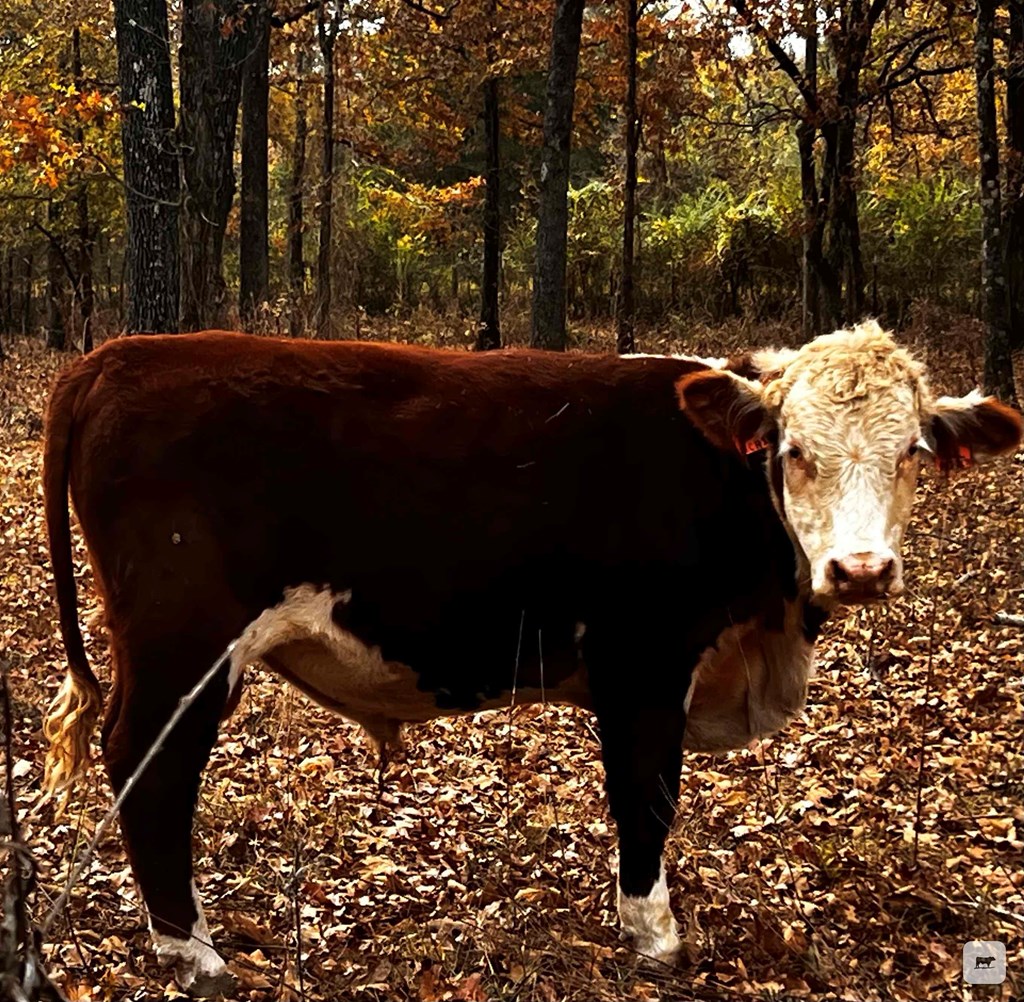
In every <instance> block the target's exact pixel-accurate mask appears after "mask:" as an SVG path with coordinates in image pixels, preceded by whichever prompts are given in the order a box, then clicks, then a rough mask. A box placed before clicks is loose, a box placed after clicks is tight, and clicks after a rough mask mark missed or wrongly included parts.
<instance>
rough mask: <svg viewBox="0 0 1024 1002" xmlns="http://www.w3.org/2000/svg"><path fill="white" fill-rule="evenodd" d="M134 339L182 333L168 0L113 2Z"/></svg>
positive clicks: (129, 319) (130, 318)
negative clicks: (158, 334) (156, 332)
mask: <svg viewBox="0 0 1024 1002" xmlns="http://www.w3.org/2000/svg"><path fill="white" fill-rule="evenodd" d="M114 25H115V29H116V32H117V75H118V83H119V86H120V91H121V145H122V148H123V152H124V181H125V189H126V193H125V201H126V205H127V216H128V250H127V261H128V309H127V316H126V318H125V326H126V328H127V330H128V331H129V332H130V333H147V332H148V333H152V332H154V331H165V332H173V331H176V330H178V285H179V275H178V207H179V202H180V182H179V179H178V155H177V145H176V143H175V141H174V93H173V91H172V89H171V50H170V42H169V41H168V37H167V5H166V3H165V0H114Z"/></svg>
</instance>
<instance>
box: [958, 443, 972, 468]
mask: <svg viewBox="0 0 1024 1002" xmlns="http://www.w3.org/2000/svg"><path fill="white" fill-rule="evenodd" d="M959 451H960V465H961V466H970V465H971V464H972V463H973V462H974V453H972V452H971V450H970V448H969V447H968V446H966V445H961V446H960V450H959Z"/></svg>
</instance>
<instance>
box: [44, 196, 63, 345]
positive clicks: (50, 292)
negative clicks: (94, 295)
mask: <svg viewBox="0 0 1024 1002" xmlns="http://www.w3.org/2000/svg"><path fill="white" fill-rule="evenodd" d="M59 217H60V206H58V205H57V204H56V202H54V201H53V199H50V202H49V203H48V205H47V206H46V222H47V225H48V227H49V231H50V232H49V234H48V240H49V242H48V243H47V245H46V347H47V348H52V349H53V350H54V351H63V350H64V348H65V347H66V345H67V332H66V331H65V329H64V314H63V312H62V311H61V308H60V298H61V287H62V285H63V284H64V283H63V281H62V279H63V277H64V267H63V264H62V262H61V259H60V250H61V248H60V244H59V243H58V242H57V235H56V233H55V232H54V230H55V227H54V223H55V222H56V221H57V220H58V218H59Z"/></svg>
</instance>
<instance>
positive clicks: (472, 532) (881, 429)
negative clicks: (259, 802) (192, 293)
mask: <svg viewBox="0 0 1024 1002" xmlns="http://www.w3.org/2000/svg"><path fill="white" fill-rule="evenodd" d="M1020 438H1021V423H1020V418H1019V416H1018V415H1017V414H1016V413H1015V412H1014V411H1011V410H1010V409H1008V408H1006V407H1004V406H1002V405H1000V404H999V403H997V402H996V401H994V400H991V399H984V398H982V397H981V396H978V395H976V394H972V395H969V396H967V397H962V398H957V399H952V398H948V397H940V398H938V399H936V398H935V397H934V396H933V395H932V393H931V392H930V390H929V388H928V384H927V382H926V380H925V376H924V372H923V368H922V366H921V364H920V363H919V362H917V361H915V359H914V358H913V357H912V356H911V355H910V354H909V353H908V352H907V351H906V350H904V349H902V348H900V347H898V346H897V345H896V344H895V343H894V342H893V340H892V339H891V338H890V337H889V335H888V334H886V333H884V332H883V331H882V330H880V329H879V327H878V326H877V325H876V324H874V323H868V324H864V325H861V326H860V327H858V328H855V329H853V330H850V331H841V332H838V333H836V334H833V335H829V336H826V337H821V338H818V339H817V340H816V341H814V342H812V343H810V344H808V345H807V346H805V347H804V348H802V349H800V350H799V351H795V352H784V353H762V354H756V355H752V356H747V357H745V358H743V359H738V360H735V361H734V362H732V363H728V362H714V363H712V362H704V361H701V360H699V359H692V358H689V359H687V358H670V357H664V358H663V357H646V358H644V357H636V358H616V357H614V356H594V355H563V354H547V353H535V352H525V351H510V352H496V353H493V354H480V355H477V354H469V353H461V352H441V351H431V350H426V349H420V348H412V347H402V346H394V345H381V344H365V343H316V342H299V341H286V340H270V339H259V338H248V337H244V336H241V335H236V334H226V333H207V334H197V335H193V336H187V337H143V338H127V339H123V340H118V341H114V342H112V343H110V344H107V345H105V346H104V347H102V348H100V349H99V350H98V351H96V352H95V353H93V354H91V355H89V356H87V357H86V358H83V359H82V360H80V361H78V362H76V363H75V364H74V365H72V366H70V367H69V368H68V369H67V370H66V371H65V372H64V373H63V374H62V375H61V376H60V378H59V379H58V381H57V384H56V387H55V388H54V391H53V396H52V399H51V402H50V409H49V417H48V424H47V435H46V456H45V489H46V518H47V525H48V529H49V535H50V551H51V555H52V560H53V569H54V575H55V578H56V588H57V598H58V601H59V605H60V620H61V629H62V632H63V637H64V644H65V646H66V648H67V654H68V661H69V664H70V671H69V673H68V676H67V679H66V682H65V684H64V688H63V690H62V692H61V695H60V697H59V698H58V700H57V702H56V703H55V705H54V707H53V708H52V709H51V711H50V714H49V716H48V718H47V721H46V732H47V735H48V737H49V739H50V741H51V750H50V757H49V763H48V764H49V781H50V782H51V784H53V785H55V786H59V785H61V784H62V783H66V782H68V781H69V780H70V779H71V778H73V776H74V775H75V773H76V772H77V771H78V770H79V769H80V767H81V766H82V764H83V763H84V761H85V760H86V757H87V750H88V743H89V734H90V730H91V728H92V725H93V723H94V721H95V719H96V717H97V714H98V711H99V709H100V707H101V695H100V690H99V687H98V685H97V681H96V678H95V676H94V675H93V673H92V671H91V670H90V668H89V666H88V664H87V662H86V658H85V652H84V649H83V644H82V636H81V633H80V631H79V625H78V620H77V608H76V596H75V580H74V575H73V568H72V555H71V538H70V528H69V513H68V499H67V494H68V488H69V486H70V491H71V496H72V499H73V501H74V504H75V508H76V510H77V512H78V518H79V521H80V523H81V527H82V531H83V533H84V535H85V539H86V541H87V543H88V548H89V552H90V555H91V560H92V565H93V568H94V570H95V575H96V581H97V584H98V586H99V588H100V591H101V592H102V595H103V599H104V602H105V608H106V619H107V625H108V628H109V636H110V644H111V648H112V654H113V663H114V684H113V693H112V697H111V699H110V702H109V705H108V707H107V711H106V719H105V722H104V725H103V733H102V747H103V756H104V759H105V762H106V766H107V770H108V772H109V775H110V779H111V782H112V783H113V786H114V788H115V789H120V788H121V787H122V785H123V784H124V783H125V781H126V779H127V778H128V777H129V776H130V775H131V773H132V771H133V770H134V769H135V767H136V765H137V764H138V763H139V761H140V758H141V756H142V755H143V754H144V753H145V752H146V750H147V749H148V748H149V746H150V743H151V742H152V741H153V738H154V736H155V735H156V734H157V733H158V732H159V730H160V729H161V727H162V726H163V724H164V723H165V721H166V720H167V719H168V717H169V716H170V714H171V712H172V711H173V709H174V708H175V706H176V704H177V702H178V700H179V698H180V697H181V696H182V694H183V693H185V692H186V691H188V690H189V689H190V687H192V686H193V685H194V684H195V682H196V681H197V679H199V678H200V677H201V675H202V674H203V673H204V672H205V671H206V670H207V669H208V668H209V666H210V665H211V664H212V663H214V662H215V661H216V659H217V658H218V656H219V655H220V654H221V652H222V651H224V649H225V648H226V646H227V645H228V643H229V642H230V641H231V640H232V639H233V638H235V637H237V636H239V635H240V634H243V633H244V636H243V637H242V640H241V641H240V642H239V644H238V645H237V646H236V648H235V650H234V653H233V656H232V659H231V664H230V666H229V670H225V671H224V673H223V675H222V676H220V677H218V679H217V680H216V682H215V684H212V685H211V686H209V687H208V688H207V690H206V691H205V692H204V694H203V695H202V696H201V698H200V699H199V700H198V701H197V703H196V704H195V705H194V706H193V707H192V708H191V709H190V710H189V711H188V713H187V714H186V715H185V716H184V717H183V719H182V721H181V722H180V724H179V726H178V727H177V728H176V729H175V730H174V731H173V732H172V733H171V735H170V737H169V738H168V739H167V741H166V743H165V745H164V747H163V750H162V751H161V752H160V753H159V754H158V755H157V756H156V758H155V759H154V760H153V762H152V764H151V765H150V766H149V767H148V769H147V770H146V771H145V772H144V773H143V774H142V777H141V779H140V781H139V783H138V786H137V787H136V788H135V789H134V790H133V791H132V793H131V794H130V795H129V796H128V798H127V800H126V801H125V803H124V807H123V810H122V812H121V825H122V831H123V834H124V839H125V842H126V845H127V850H128V856H129V859H130V860H131V865H132V868H133V870H134V872H135V877H136V879H137V880H138V883H139V886H140V888H141V890H142V895H143V897H144V899H145V903H146V906H147V908H148V911H149V917H150V923H151V928H152V933H153V940H154V943H155V946H156V951H157V953H158V954H159V955H160V957H161V959H163V960H165V961H167V962H173V963H175V964H176V965H177V975H178V977H179V980H180V981H181V982H182V983H183V984H184V985H186V986H188V985H192V986H194V987H203V986H207V987H208V986H209V985H210V984H211V983H215V982H216V980H217V979H218V978H219V977H220V976H222V974H223V972H224V964H223V962H222V960H221V958H220V957H219V956H218V954H217V953H216V952H215V951H214V949H213V947H212V946H211V945H210V942H209V939H210V937H209V933H208V929H207V925H206V921H205V919H204V917H203V911H202V907H201V905H200V902H199V899H198V897H197V895H196V892H195V885H194V883H193V880H192V856H191V834H192V815H193V808H194V805H195V801H196V795H197V790H198V787H199V782H200V774H201V772H202V770H203V767H204V765H205V763H206V761H207V757H208V756H209V753H210V748H211V746H212V745H213V742H214V739H215V736H216V733H217V727H218V722H219V721H220V720H221V719H222V718H223V717H224V716H226V715H227V714H228V713H229V712H230V711H231V710H232V708H233V707H234V706H235V704H236V703H237V701H238V698H239V690H240V687H241V684H242V677H241V676H242V668H243V667H244V666H245V664H246V663H251V662H254V661H259V662H262V663H263V664H265V665H267V666H268V667H269V668H270V669H271V670H272V671H274V672H276V673H277V674H279V675H281V676H282V677H284V678H285V679H287V680H288V681H290V682H292V683H294V684H295V685H296V686H298V687H299V688H300V689H302V690H303V691H304V692H306V693H308V694H309V695H310V696H311V697H312V698H313V699H315V700H317V701H319V702H320V703H323V704H324V705H326V706H328V707H330V708H332V709H334V710H337V711H338V712H339V713H341V714H343V715H344V716H346V717H349V718H351V719H353V720H355V721H358V722H359V723H360V724H362V725H363V726H364V727H365V728H366V729H367V730H368V731H369V732H370V733H371V734H373V735H374V736H375V737H377V738H378V739H380V740H384V741H386V740H388V739H390V738H392V737H394V736H395V734H396V732H397V730H398V728H399V727H400V726H401V724H403V723H406V722H415V721H425V720H430V719H431V718H434V717H437V716H439V715H444V714H453V713H468V712H472V711H475V710H480V709H487V708H491V707H499V706H504V705H507V702H508V700H509V698H510V692H511V690H512V688H513V684H514V681H513V680H514V677H515V673H516V671H518V677H517V683H518V691H517V695H516V699H517V701H519V702H523V701H524V700H539V699H540V698H541V695H542V692H543V693H544V694H546V698H548V699H551V700H558V701H565V702H569V703H574V704H576V705H579V706H582V707H586V708H588V709H590V710H592V711H593V712H594V713H595V715H596V717H597V721H598V724H599V727H600V734H601V743H602V752H603V758H604V765H605V770H606V776H607V793H608V799H609V804H610V808H611V814H612V816H613V817H614V819H615V823H616V826H617V829H618V838H619V848H620V864H619V914H620V918H621V922H622V925H623V927H624V929H625V930H626V931H627V932H628V933H631V934H632V935H633V936H634V938H635V942H636V947H637V949H638V950H639V951H640V952H641V953H642V954H645V955H649V956H651V957H656V958H661V959H669V958H671V957H672V955H673V954H674V952H675V950H676V947H677V943H678V940H677V936H676V924H675V921H674V920H673V917H672V913H671V911H670V908H669V895H668V888H667V887H666V883H665V870H664V867H663V865H662V849H663V846H664V843H665V837H666V833H667V832H668V828H669V822H670V819H671V799H672V798H673V797H674V795H675V793H676V791H677V789H678V781H679V771H680V759H681V756H682V750H683V748H684V747H686V748H692V749H703V750H715V749H727V748H736V747H742V746H743V745H745V744H747V743H748V742H749V741H750V740H751V739H753V738H755V737H757V736H759V735H765V734H769V733H771V732H773V731H776V730H777V729H778V728H780V727H781V726H783V724H785V723H786V722H787V721H788V720H790V719H791V718H792V717H793V716H794V715H795V714H797V713H798V712H799V710H800V709H801V707H802V705H803V701H804V695H805V690H806V686H807V680H808V676H809V674H810V670H811V658H812V652H813V645H814V640H815V637H816V635H817V633H818V629H819V627H820V625H821V624H822V622H823V620H824V619H825V617H826V616H827V614H828V612H829V610H830V609H831V608H832V607H833V606H834V605H835V604H836V603H837V602H849V603H860V602H870V601H875V600H878V599H883V598H885V597H886V596H889V595H895V594H897V593H899V592H900V591H901V590H902V588H903V571H902V561H901V558H900V544H901V542H902V538H903V533H904V530H905V528H906V525H907V521H908V518H909V516H910V509H911V502H912V498H913V493H914V484H915V480H916V479H917V474H918V467H919V465H920V463H921V462H922V459H923V458H924V457H926V456H928V457H933V458H934V459H935V460H936V461H937V462H938V463H939V464H940V465H942V466H946V467H950V466H956V465H963V464H965V463H968V462H970V461H973V460H978V459H982V458H986V457H989V456H995V455H999V454H1002V453H1007V452H1010V451H1012V450H1013V449H1015V448H1016V447H1017V445H1018V443H1019V441H1020ZM517 664H518V668H517Z"/></svg>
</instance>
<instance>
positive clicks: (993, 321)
mask: <svg viewBox="0 0 1024 1002" xmlns="http://www.w3.org/2000/svg"><path fill="white" fill-rule="evenodd" d="M995 15H996V0H978V2H977V14H976V20H975V32H974V73H975V83H976V94H977V101H978V158H979V161H980V167H979V179H980V184H981V318H982V321H983V322H984V324H985V377H984V378H985V389H986V391H987V392H988V393H998V394H1000V395H1001V396H1006V397H1009V396H1010V395H1012V393H1013V373H1012V370H1011V368H1010V350H1009V334H1008V331H1007V324H1006V283H1005V279H1004V273H1003V259H1002V246H1001V242H1000V237H999V232H1000V225H1001V223H1002V200H1001V197H1000V190H999V133H998V129H997V126H996V92H995V67H994V65H993V36H994V33H995Z"/></svg>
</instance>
